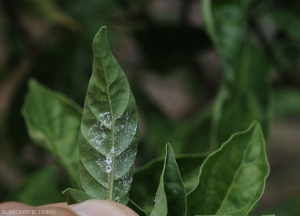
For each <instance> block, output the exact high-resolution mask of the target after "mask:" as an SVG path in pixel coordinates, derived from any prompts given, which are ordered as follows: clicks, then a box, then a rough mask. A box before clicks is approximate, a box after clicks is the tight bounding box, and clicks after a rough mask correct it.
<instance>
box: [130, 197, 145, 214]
mask: <svg viewBox="0 0 300 216" xmlns="http://www.w3.org/2000/svg"><path fill="white" fill-rule="evenodd" d="M127 206H128V207H129V208H131V209H132V210H133V211H135V212H136V213H137V214H138V215H139V216H147V215H148V214H147V213H146V212H145V211H144V210H143V209H141V208H140V207H139V206H138V205H137V204H136V203H135V202H133V201H132V200H129V202H128V204H127Z"/></svg>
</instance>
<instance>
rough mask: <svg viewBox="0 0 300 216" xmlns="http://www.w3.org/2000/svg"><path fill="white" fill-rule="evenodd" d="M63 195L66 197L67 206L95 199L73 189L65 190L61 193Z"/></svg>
mask: <svg viewBox="0 0 300 216" xmlns="http://www.w3.org/2000/svg"><path fill="white" fill-rule="evenodd" d="M63 194H65V195H66V196H67V200H68V205H70V204H76V203H81V202H84V201H86V200H89V199H96V198H95V197H93V196H90V195H88V194H86V193H85V192H82V191H79V190H76V189H73V188H67V189H66V190H64V191H63Z"/></svg>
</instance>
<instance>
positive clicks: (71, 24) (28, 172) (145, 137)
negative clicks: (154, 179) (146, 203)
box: [0, 0, 300, 216]
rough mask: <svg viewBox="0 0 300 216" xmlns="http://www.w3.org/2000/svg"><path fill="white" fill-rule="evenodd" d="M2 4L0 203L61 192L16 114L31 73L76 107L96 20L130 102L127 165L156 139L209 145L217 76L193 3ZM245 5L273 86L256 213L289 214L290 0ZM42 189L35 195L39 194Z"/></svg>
mask: <svg viewBox="0 0 300 216" xmlns="http://www.w3.org/2000/svg"><path fill="white" fill-rule="evenodd" d="M230 2H231V3H232V4H234V3H235V2H236V4H239V2H240V1H230ZM241 2H242V1H241ZM0 3H1V4H0V201H7V200H18V201H22V202H25V203H30V204H35V205H40V204H45V203H49V202H58V201H64V200H65V198H64V196H63V195H61V194H60V191H62V190H63V189H65V188H66V187H67V185H68V182H67V181H66V176H65V174H64V173H63V171H62V170H61V169H60V168H59V167H57V166H56V165H54V162H53V161H52V159H51V158H50V157H49V156H48V155H47V154H46V153H45V152H44V151H43V150H42V149H40V148H39V147H37V146H36V145H34V144H33V143H32V141H31V140H30V139H29V137H28V135H27V130H26V127H25V123H24V120H23V118H22V116H21V114H20V110H21V106H22V104H23V102H24V96H25V94H26V92H27V80H28V79H29V78H30V77H34V78H36V79H37V80H38V81H39V82H41V83H42V84H44V85H46V86H47V87H49V88H51V89H54V90H56V91H59V92H62V93H63V94H65V95H67V96H68V97H70V98H72V99H73V100H74V101H75V102H77V103H79V104H80V105H83V101H84V97H85V92H86V88H87V83H88V79H89V77H90V75H91V67H92V48H91V44H92V40H93V38H94V36H95V34H96V32H97V31H98V30H99V28H100V27H101V26H103V25H105V26H107V28H108V40H109V44H110V46H111V48H112V52H113V54H114V55H115V57H116V59H117V60H118V62H119V64H120V65H121V67H122V68H123V70H124V71H125V73H126V75H127V77H128V79H129V81H130V84H131V87H132V91H133V94H134V96H135V98H136V102H137V106H138V111H139V126H140V129H141V132H142V136H141V141H140V146H139V151H138V156H137V162H136V164H137V166H141V165H143V164H145V163H146V162H147V161H149V160H150V159H152V158H154V157H156V156H162V155H163V154H164V148H165V144H166V143H170V144H172V146H173V148H174V150H175V152H176V153H178V154H179V153H195V152H209V151H210V150H211V149H210V147H209V143H210V138H211V137H210V136H211V122H212V116H213V112H212V109H213V106H214V102H215V100H216V96H217V94H218V92H219V89H220V86H221V84H222V83H224V79H225V78H224V77H225V76H226V74H225V73H224V72H223V71H224V70H223V67H222V64H221V60H220V55H219V54H218V53H217V52H216V49H215V46H214V45H213V42H212V40H211V37H210V36H209V34H208V33H207V31H206V29H205V25H204V20H203V15H202V14H203V11H202V7H201V4H200V3H201V2H200V1H194V0H189V1H188V0H154V1H147V0H132V1H129V0H128V1H127V0H101V1H99V0H90V1H84V0H72V1H71V0H64V1H62V0H1V1H0ZM223 4H226V3H223ZM228 4H229V3H228ZM248 10H249V13H248V16H246V18H245V19H246V20H245V22H246V23H247V25H248V29H249V31H248V33H249V32H250V33H249V34H250V36H251V37H253V38H254V39H253V41H254V44H255V45H256V47H257V48H258V50H259V52H260V53H261V54H262V55H263V56H264V57H265V58H266V59H267V60H268V62H269V64H270V65H271V72H270V75H269V76H268V86H269V87H270V89H271V91H272V94H271V96H270V98H271V101H272V106H271V113H272V119H271V120H270V122H268V123H269V124H270V125H271V126H270V130H269V136H267V137H266V140H267V143H268V159H269V162H270V165H271V173H270V176H269V178H268V179H267V186H266V190H265V193H264V195H263V197H262V199H261V201H260V204H259V206H258V209H257V211H256V213H255V214H257V215H260V214H263V213H268V214H272V213H275V214H276V215H286V216H287V215H298V214H300V207H299V206H300V205H299V204H300V196H299V194H300V193H299V192H300V184H299V181H300V172H299V167H300V163H299V162H300V157H299V154H300V72H299V71H300V61H299V60H300V58H299V56H300V49H299V48H300V46H299V45H300V24H299V23H300V15H299V14H300V3H298V2H297V1H292V0H289V1H284V3H283V2H281V1H275V0H266V1H251V7H249V8H248ZM226 19H227V16H226V15H224V21H226ZM228 31H229V32H230V31H231V30H230V29H228ZM228 40H230V37H229V39H228ZM233 43H234V42H233ZM228 52H229V51H228ZM229 54H230V53H229ZM253 64H254V63H253ZM240 73H243V72H240ZM256 79H258V80H259V79H260V77H257V78H256ZM236 85H238V84H236ZM269 87H268V88H269ZM258 94H259V93H258ZM270 98H269V99H270ZM226 124H227V123H226ZM228 124H230V122H228ZM226 137H227V135H226ZM228 138H229V135H228ZM30 182H39V183H38V184H35V185H32V184H30ZM45 185H47V186H46V187H45ZM40 188H43V190H42V191H43V193H45V196H44V198H43V199H39V200H37V199H35V198H34V197H36V194H38V193H40V192H41V190H40Z"/></svg>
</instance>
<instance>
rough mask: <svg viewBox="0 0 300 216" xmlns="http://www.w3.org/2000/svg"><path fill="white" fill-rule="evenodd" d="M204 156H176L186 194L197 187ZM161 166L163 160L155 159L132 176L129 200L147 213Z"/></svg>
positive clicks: (157, 183) (150, 207)
mask: <svg viewBox="0 0 300 216" xmlns="http://www.w3.org/2000/svg"><path fill="white" fill-rule="evenodd" d="M206 156H207V154H189V155H180V156H176V162H177V165H178V168H179V170H180V173H181V176H182V181H183V183H184V186H185V188H186V191H187V192H189V191H191V190H192V189H194V188H195V186H196V185H197V182H198V174H199V169H200V166H201V165H202V163H203V161H204V160H205V158H206ZM163 166H164V158H156V159H154V160H152V161H150V162H149V163H147V164H146V165H145V166H143V167H141V168H139V169H138V170H136V173H135V174H134V176H133V182H132V187H131V190H130V193H129V196H130V199H132V200H133V201H134V202H135V203H137V205H139V206H140V207H141V208H142V209H144V210H145V211H146V212H148V213H150V212H151V210H152V208H153V200H154V199H155V193H156V190H157V187H158V185H159V181H160V175H161V173H162V171H163Z"/></svg>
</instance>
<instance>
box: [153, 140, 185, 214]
mask: <svg viewBox="0 0 300 216" xmlns="http://www.w3.org/2000/svg"><path fill="white" fill-rule="evenodd" d="M164 215H172V216H184V215H186V191H185V188H184V184H183V182H182V180H181V176H180V172H179V169H178V166H177V163H176V160H175V155H174V151H173V149H172V147H171V146H170V145H167V146H166V157H165V162H164V167H163V171H162V174H161V176H160V182H159V186H158V189H157V192H156V197H155V205H154V208H153V210H152V211H151V213H150V216H164Z"/></svg>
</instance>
